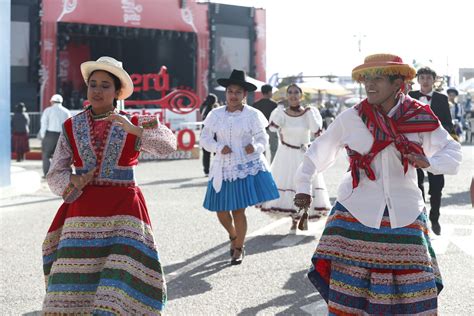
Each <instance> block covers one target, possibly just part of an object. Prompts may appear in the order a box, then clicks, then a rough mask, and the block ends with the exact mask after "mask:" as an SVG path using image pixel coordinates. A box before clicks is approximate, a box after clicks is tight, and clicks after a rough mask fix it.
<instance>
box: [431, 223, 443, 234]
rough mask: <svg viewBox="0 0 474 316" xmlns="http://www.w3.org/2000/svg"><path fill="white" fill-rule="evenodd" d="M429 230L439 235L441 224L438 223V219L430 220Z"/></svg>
mask: <svg viewBox="0 0 474 316" xmlns="http://www.w3.org/2000/svg"><path fill="white" fill-rule="evenodd" d="M431 230H432V231H433V233H435V234H436V235H438V236H439V235H441V226H440V225H439V222H438V221H432V222H431Z"/></svg>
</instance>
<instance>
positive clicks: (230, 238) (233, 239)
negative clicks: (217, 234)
mask: <svg viewBox="0 0 474 316" xmlns="http://www.w3.org/2000/svg"><path fill="white" fill-rule="evenodd" d="M236 239H237V236H234V237H231V236H229V240H230V251H229V252H230V256H231V257H232V256H233V255H234V247H232V243H233V242H234V241H235V240H236Z"/></svg>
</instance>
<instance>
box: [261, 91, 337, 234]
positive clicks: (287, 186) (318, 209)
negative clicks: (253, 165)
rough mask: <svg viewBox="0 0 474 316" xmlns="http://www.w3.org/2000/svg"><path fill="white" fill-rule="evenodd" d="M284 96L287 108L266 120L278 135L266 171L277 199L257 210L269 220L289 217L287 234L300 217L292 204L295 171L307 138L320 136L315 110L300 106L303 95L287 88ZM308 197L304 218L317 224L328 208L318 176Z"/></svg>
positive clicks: (306, 143)
mask: <svg viewBox="0 0 474 316" xmlns="http://www.w3.org/2000/svg"><path fill="white" fill-rule="evenodd" d="M286 93H287V99H288V104H289V107H288V108H287V109H285V108H283V107H278V108H276V109H275V110H274V111H273V112H272V114H271V116H270V130H271V131H274V132H278V133H279V136H280V146H278V150H277V152H276V155H275V159H274V160H273V163H272V165H271V168H270V169H271V172H272V174H273V178H274V180H275V182H276V184H277V187H278V191H279V193H280V198H279V199H276V200H272V201H269V202H266V203H264V204H262V205H261V210H262V211H263V212H265V213H267V214H269V215H271V216H276V217H283V216H291V218H292V224H291V228H290V230H291V231H294V230H296V226H297V223H298V220H299V218H300V217H301V215H302V214H300V213H299V210H298V209H296V207H295V205H294V202H293V199H294V197H295V192H296V186H295V182H294V179H293V178H294V175H295V173H296V169H297V168H298V166H299V165H300V164H301V162H302V161H303V156H304V154H305V152H306V150H307V149H308V144H309V143H310V141H311V137H317V136H318V135H319V133H320V132H321V128H322V118H321V115H320V114H319V111H318V110H317V109H316V108H314V107H310V106H309V107H306V108H303V107H302V106H301V104H300V102H301V99H302V96H303V93H302V90H301V88H300V87H299V86H298V85H296V84H291V85H289V86H288V88H287V90H286ZM312 195H313V200H312V201H313V202H312V204H311V208H310V209H309V212H308V215H309V217H308V218H309V219H310V220H317V219H319V218H320V217H321V216H323V215H325V214H326V213H327V211H328V210H329V209H330V207H331V204H330V202H329V196H328V192H327V190H326V184H325V183H324V178H323V176H322V174H317V175H316V176H315V177H314V179H313V194H312Z"/></svg>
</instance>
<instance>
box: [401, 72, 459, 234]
mask: <svg viewBox="0 0 474 316" xmlns="http://www.w3.org/2000/svg"><path fill="white" fill-rule="evenodd" d="M416 77H417V80H418V83H419V84H420V90H418V91H411V92H410V93H409V95H410V96H411V97H412V98H415V99H417V100H420V101H421V102H423V103H425V104H429V106H430V108H431V110H432V111H433V113H434V114H435V115H436V116H437V117H438V119H439V120H440V122H441V124H442V125H443V127H444V129H445V130H446V131H448V133H450V134H453V133H454V125H453V121H452V118H451V113H450V111H449V103H448V98H447V97H446V96H445V95H444V94H441V93H439V92H436V91H433V84H434V82H435V80H436V72H435V71H434V70H433V69H431V68H429V67H423V68H420V69H418V71H417V73H416ZM417 175H418V187H419V188H420V190H421V193H422V195H423V200H425V189H424V184H423V183H424V181H425V172H424V171H423V170H422V169H417ZM428 182H429V191H428V193H429V194H430V206H431V210H430V221H431V228H432V229H433V232H434V233H435V234H436V235H439V234H441V226H440V224H439V216H440V212H439V209H440V207H441V195H442V191H443V187H444V175H443V174H437V175H435V174H433V173H431V172H429V171H428Z"/></svg>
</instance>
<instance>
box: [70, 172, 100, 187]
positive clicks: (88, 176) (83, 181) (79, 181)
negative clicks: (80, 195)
mask: <svg viewBox="0 0 474 316" xmlns="http://www.w3.org/2000/svg"><path fill="white" fill-rule="evenodd" d="M96 169H97V168H94V169H92V170H90V171H89V172H87V173H85V174H81V175H77V174H71V178H70V181H71V183H72V184H73V185H74V187H75V188H76V189H78V190H82V188H83V187H85V186H86V185H87V184H88V183H89V182H90V181H91V180H92V178H93V177H94V172H95V170H96Z"/></svg>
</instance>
